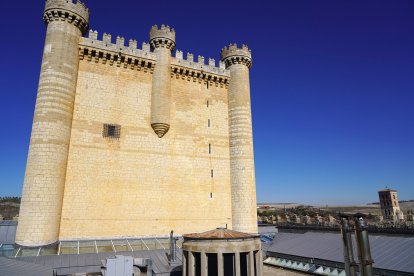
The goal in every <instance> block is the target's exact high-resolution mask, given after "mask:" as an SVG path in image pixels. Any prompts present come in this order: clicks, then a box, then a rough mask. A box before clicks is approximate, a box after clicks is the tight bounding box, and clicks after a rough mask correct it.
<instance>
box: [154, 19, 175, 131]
mask: <svg viewBox="0 0 414 276" xmlns="http://www.w3.org/2000/svg"><path fill="white" fill-rule="evenodd" d="M150 44H151V49H152V50H153V51H154V53H155V54H156V55H157V64H156V65H155V68H154V73H153V75H152V92H151V127H152V128H153V130H154V132H155V133H156V134H157V135H158V137H159V138H162V137H163V136H164V135H165V134H166V133H167V132H168V130H169V129H170V109H171V51H173V50H174V48H175V31H174V29H170V27H169V26H164V25H162V26H161V28H160V29H158V27H157V25H155V26H153V27H152V29H151V32H150Z"/></svg>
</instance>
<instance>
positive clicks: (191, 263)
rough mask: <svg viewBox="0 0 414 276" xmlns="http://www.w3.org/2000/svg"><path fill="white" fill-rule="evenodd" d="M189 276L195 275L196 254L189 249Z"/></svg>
mask: <svg viewBox="0 0 414 276" xmlns="http://www.w3.org/2000/svg"><path fill="white" fill-rule="evenodd" d="M188 276H195V261H194V254H193V252H191V251H188Z"/></svg>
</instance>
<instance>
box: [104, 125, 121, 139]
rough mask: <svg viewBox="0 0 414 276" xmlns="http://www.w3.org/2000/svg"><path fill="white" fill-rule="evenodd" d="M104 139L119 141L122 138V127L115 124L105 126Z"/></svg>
mask: <svg viewBox="0 0 414 276" xmlns="http://www.w3.org/2000/svg"><path fill="white" fill-rule="evenodd" d="M102 137H104V138H108V139H119V138H120V137H121V126H120V125H114V124H104V125H103V129H102Z"/></svg>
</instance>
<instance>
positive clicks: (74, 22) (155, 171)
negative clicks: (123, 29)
mask: <svg viewBox="0 0 414 276" xmlns="http://www.w3.org/2000/svg"><path fill="white" fill-rule="evenodd" d="M43 19H44V21H45V23H46V25H47V32H46V39H45V46H44V52H43V60H42V66H41V72H40V79H39V89H38V93H37V100H36V107H35V113H34V119H33V127H32V134H31V139H30V147H29V153H28V159H27V167H26V174H25V180H24V188H23V195H22V203H21V210H20V217H19V224H18V228H17V235H16V242H17V243H18V244H21V245H26V246H37V245H45V244H49V243H53V242H56V241H58V240H73V239H105V238H117V237H136V236H156V235H158V236H160V235H166V234H168V233H169V232H170V230H171V229H174V231H175V232H176V233H179V234H185V233H191V232H203V231H206V230H210V229H212V228H216V227H219V226H227V227H228V228H231V229H233V230H236V231H241V232H248V233H256V232H257V223H256V188H255V175H254V159H253V140H252V122H251V109H250V84H249V69H250V67H251V52H250V50H249V49H248V48H247V47H246V46H242V47H237V45H230V46H229V47H226V48H224V49H223V50H222V51H221V60H220V61H219V62H218V64H216V61H215V60H214V59H211V58H210V59H208V61H207V64H206V61H205V60H204V58H203V57H201V56H198V58H197V61H195V59H194V57H193V55H192V54H190V53H188V54H187V55H186V57H185V58H184V56H183V53H182V51H179V50H175V47H176V41H175V31H174V29H171V28H170V27H168V26H164V25H162V26H161V27H157V26H154V27H152V29H151V31H150V36H149V42H148V43H143V44H142V47H139V48H138V47H137V41H136V40H129V42H128V43H125V41H124V38H123V37H117V38H116V40H115V39H113V38H112V37H111V35H109V34H105V33H104V34H103V36H102V37H101V36H100V35H99V34H98V32H97V31H92V30H90V31H89V32H88V30H89V10H88V9H87V8H86V7H85V5H84V4H82V3H80V2H76V3H73V2H72V1H71V0H47V1H46V7H45V11H44V15H43ZM84 35H85V37H84ZM86 36H87V37H86ZM114 40H115V41H114ZM125 44H128V45H125Z"/></svg>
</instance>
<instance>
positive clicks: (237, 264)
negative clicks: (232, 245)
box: [234, 252, 240, 276]
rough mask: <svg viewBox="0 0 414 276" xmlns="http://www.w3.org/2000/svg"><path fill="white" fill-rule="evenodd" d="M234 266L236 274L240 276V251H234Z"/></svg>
mask: <svg viewBox="0 0 414 276" xmlns="http://www.w3.org/2000/svg"><path fill="white" fill-rule="evenodd" d="M234 266H235V273H236V276H240V252H236V253H234Z"/></svg>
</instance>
